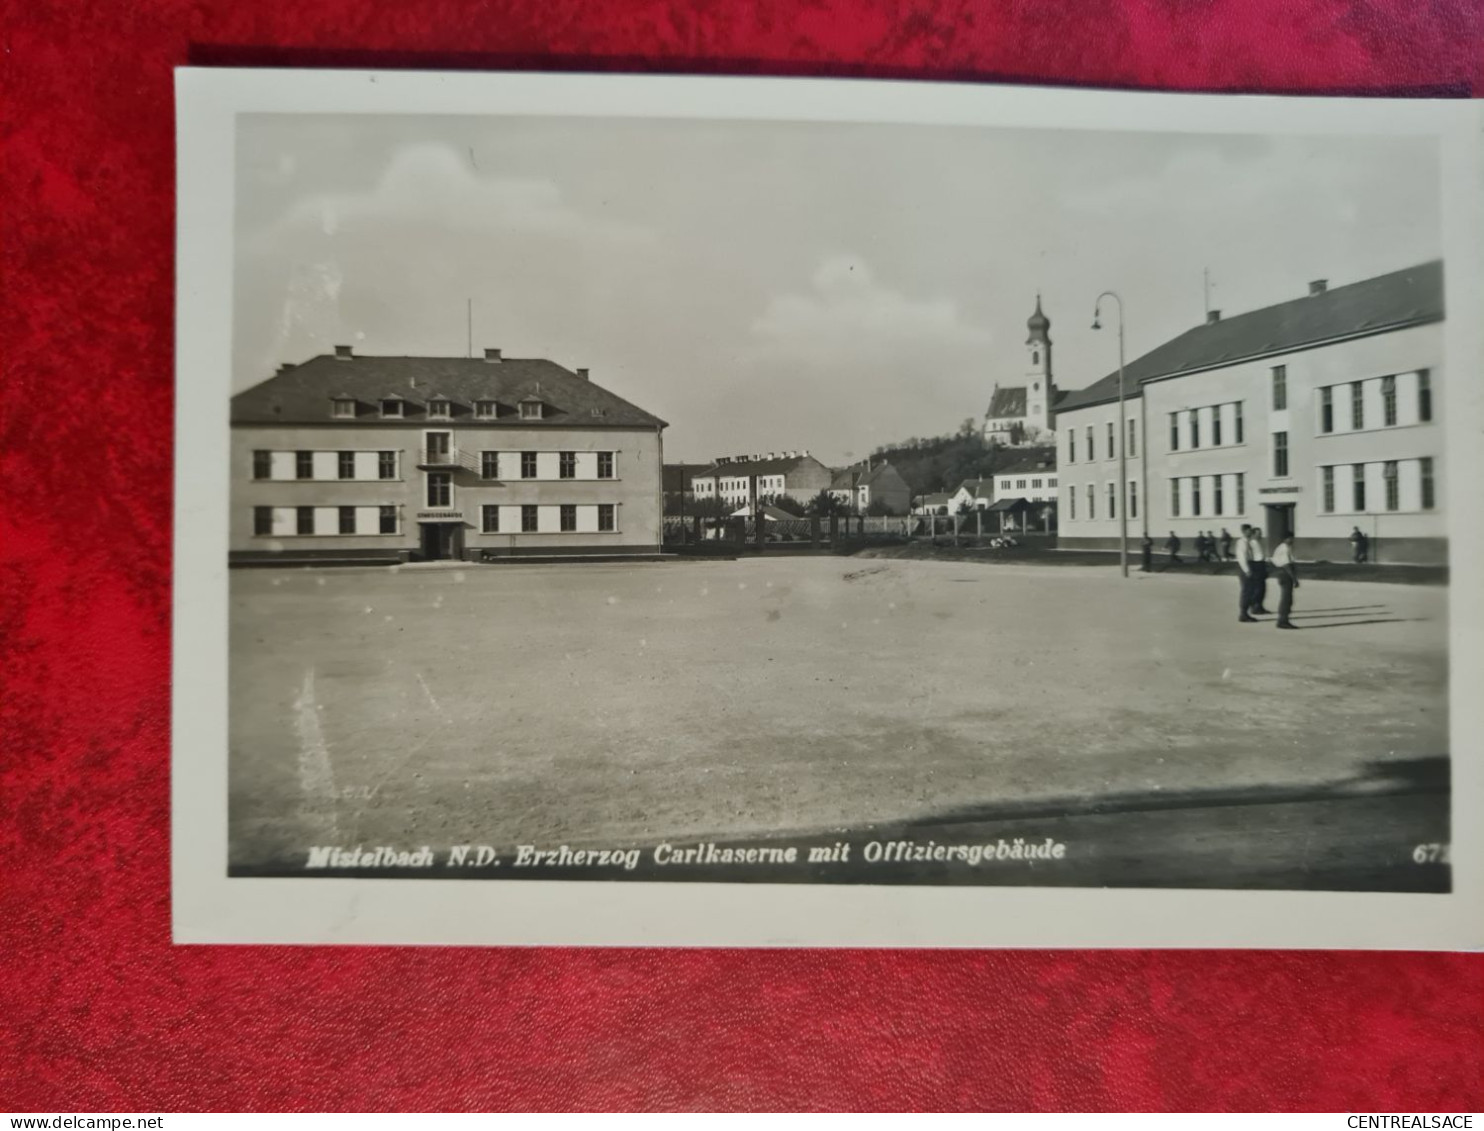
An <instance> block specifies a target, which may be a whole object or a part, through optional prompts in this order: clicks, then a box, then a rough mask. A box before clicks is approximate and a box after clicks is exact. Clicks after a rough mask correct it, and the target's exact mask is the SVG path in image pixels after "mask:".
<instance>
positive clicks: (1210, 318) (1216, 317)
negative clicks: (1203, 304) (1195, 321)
mask: <svg viewBox="0 0 1484 1131" xmlns="http://www.w3.org/2000/svg"><path fill="white" fill-rule="evenodd" d="M1220 321H1221V311H1219V310H1208V311H1206V325H1207V326H1209V325H1211V323H1212V322H1220Z"/></svg>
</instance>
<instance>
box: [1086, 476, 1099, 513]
mask: <svg viewBox="0 0 1484 1131" xmlns="http://www.w3.org/2000/svg"><path fill="white" fill-rule="evenodd" d="M1097 516H1098V497H1097V496H1096V495H1095V494H1093V490H1092V484H1091V483H1089V484H1088V485H1087V517H1088V518H1097Z"/></svg>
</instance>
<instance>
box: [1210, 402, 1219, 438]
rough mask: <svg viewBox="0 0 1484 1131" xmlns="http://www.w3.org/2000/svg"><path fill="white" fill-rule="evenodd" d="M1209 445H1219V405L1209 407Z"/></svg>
mask: <svg viewBox="0 0 1484 1131" xmlns="http://www.w3.org/2000/svg"><path fill="white" fill-rule="evenodd" d="M1211 446H1212V447H1215V448H1219V447H1221V406H1220V405H1214V406H1212V408H1211Z"/></svg>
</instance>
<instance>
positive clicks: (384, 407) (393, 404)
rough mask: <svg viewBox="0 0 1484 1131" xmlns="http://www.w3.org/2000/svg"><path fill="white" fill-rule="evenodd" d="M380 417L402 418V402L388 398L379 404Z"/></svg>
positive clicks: (394, 398) (395, 398)
mask: <svg viewBox="0 0 1484 1131" xmlns="http://www.w3.org/2000/svg"><path fill="white" fill-rule="evenodd" d="M381 415H382V416H388V417H394V418H397V417H401V416H402V402H401V400H400V399H398V398H397V397H388V398H387V399H386V400H384V401H382V402H381Z"/></svg>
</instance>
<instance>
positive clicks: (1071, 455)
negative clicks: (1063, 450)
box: [1067, 429, 1077, 463]
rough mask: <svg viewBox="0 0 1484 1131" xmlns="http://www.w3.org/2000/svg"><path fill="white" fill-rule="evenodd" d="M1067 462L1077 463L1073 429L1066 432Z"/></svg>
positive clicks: (1074, 431) (1075, 439) (1075, 434)
mask: <svg viewBox="0 0 1484 1131" xmlns="http://www.w3.org/2000/svg"><path fill="white" fill-rule="evenodd" d="M1067 462H1068V463H1076V462H1077V432H1076V430H1075V429H1068V430H1067Z"/></svg>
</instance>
